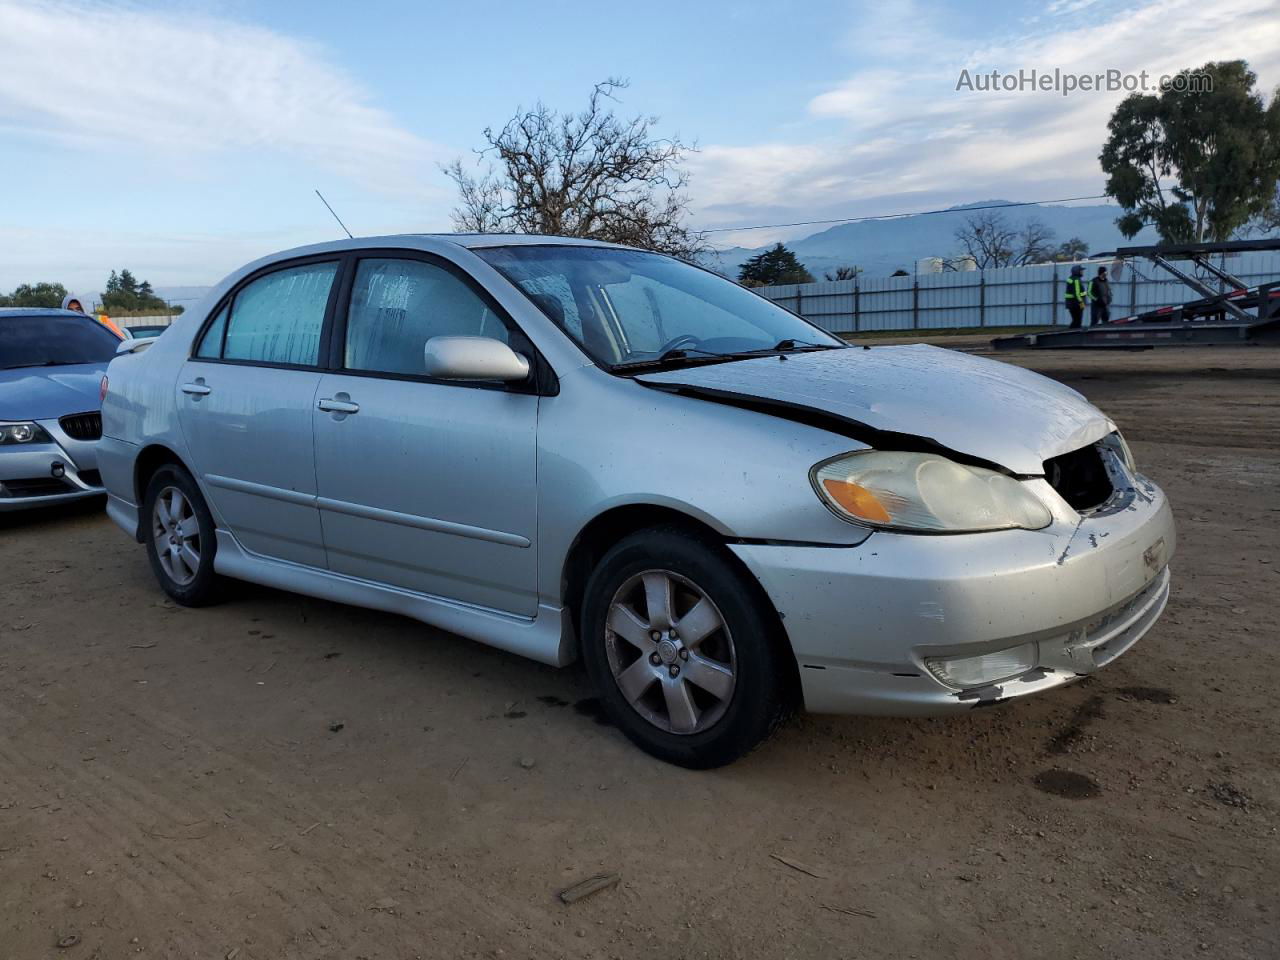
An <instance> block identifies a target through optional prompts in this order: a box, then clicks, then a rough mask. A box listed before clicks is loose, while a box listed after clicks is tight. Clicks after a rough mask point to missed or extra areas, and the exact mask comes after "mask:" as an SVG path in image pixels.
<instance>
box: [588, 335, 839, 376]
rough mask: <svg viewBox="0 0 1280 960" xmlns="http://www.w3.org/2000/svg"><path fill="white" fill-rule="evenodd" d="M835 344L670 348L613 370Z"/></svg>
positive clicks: (790, 341) (831, 347)
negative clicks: (719, 349)
mask: <svg viewBox="0 0 1280 960" xmlns="http://www.w3.org/2000/svg"><path fill="white" fill-rule="evenodd" d="M840 349H842V348H841V346H840V345H839V344H836V343H808V342H806V341H804V340H796V339H794V338H792V337H787V338H786V339H785V340H779V341H778V342H777V343H776V344H774V345H773V346H772V347H757V348H755V349H753V350H730V351H728V352H726V353H717V352H716V351H714V350H703V349H701V348H699V347H672V348H671V349H670V350H667V351H666V352H664V353H662V354H660V355H659V356H657V357H654V358H652V359H650V360H632V361H630V362H628V363H615V364H614V365H613V369H614V370H638V369H643V368H645V367H657V366H662V365H664V364H668V363H671V362H672V361H674V360H687V361H690V362H692V363H706V362H715V361H719V360H744V359H747V358H750V357H769V356H774V355H776V354H779V353H803V352H808V351H810V350H840Z"/></svg>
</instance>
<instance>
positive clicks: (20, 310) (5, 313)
mask: <svg viewBox="0 0 1280 960" xmlns="http://www.w3.org/2000/svg"><path fill="white" fill-rule="evenodd" d="M0 317H82V318H83V319H85V320H92V319H93V317H88V316H85V315H84V314H83V313H80V312H79V311H78V310H63V309H62V308H61V307H0Z"/></svg>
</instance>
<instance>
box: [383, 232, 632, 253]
mask: <svg viewBox="0 0 1280 960" xmlns="http://www.w3.org/2000/svg"><path fill="white" fill-rule="evenodd" d="M406 237H430V238H431V239H433V240H444V241H445V242H447V243H454V244H457V245H458V246H460V247H468V248H471V249H474V248H477V247H527V246H539V245H541V246H546V245H564V246H574V247H617V246H619V244H616V243H606V242H605V241H603V240H588V239H585V238H583V237H558V236H554V235H552V234H545V233H405V234H400V235H399V236H389V237H383V238H379V237H357V239H359V240H377V239H385V240H389V241H390V240H399V241H403V240H404V239H405V238H406Z"/></svg>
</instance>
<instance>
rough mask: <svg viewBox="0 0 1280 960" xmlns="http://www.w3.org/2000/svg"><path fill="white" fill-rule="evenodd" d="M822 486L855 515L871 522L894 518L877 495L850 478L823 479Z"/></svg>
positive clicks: (881, 521)
mask: <svg viewBox="0 0 1280 960" xmlns="http://www.w3.org/2000/svg"><path fill="white" fill-rule="evenodd" d="M822 486H823V487H824V488H825V489H826V491H827V493H828V494H830V496H831V499H832V500H834V501H835V502H836V503H838V504H840V506H841V507H843V508H844V509H845V510H847V511H848V512H849V513H851V514H853V515H854V516H855V517H858V518H860V519H862V520H868V521H870V522H871V523H890V522H892V520H893V518H892V517H890V516H889V511H888V510H886V509H885V508H884V504H882V503H881V502H880V501H879V500H877V499H876V495H875V494H874V493H872V492H871V491H870V490H868V489H867V488H866V487H860V486H858V485H857V484H856V483H850V482H849V481H848V480H832V479H831V478H830V477H827V478H824V479H823V481H822Z"/></svg>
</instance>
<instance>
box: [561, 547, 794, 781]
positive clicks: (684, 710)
mask: <svg viewBox="0 0 1280 960" xmlns="http://www.w3.org/2000/svg"><path fill="white" fill-rule="evenodd" d="M581 636H582V656H583V661H584V665H585V667H586V670H587V673H588V675H589V676H590V677H591V680H592V682H593V684H594V685H595V688H596V690H597V691H598V692H599V696H600V701H601V703H602V705H603V706H604V709H605V711H606V713H607V714H608V716H609V717H610V719H612V720H613V722H614V723H616V724H617V725H618V727H619V729H621V730H622V732H623V733H625V734H626V735H627V736H628V737H629V738H630V739H631V741H632V742H633V743H635V744H636V745H637V746H639V747H640V748H641V749H642V750H644V751H646V752H648V753H650V754H652V755H653V756H655V757H658V758H659V759H662V760H665V761H667V762H668V763H674V764H677V765H678V766H682V767H690V768H694V769H709V768H712V767H719V766H723V765H724V764H727V763H732V762H733V761H734V760H737V759H738V758H739V757H741V756H743V755H744V754H746V753H748V752H749V751H751V750H752V749H753V748H755V747H756V746H757V745H758V744H759V743H761V742H762V741H763V740H764V739H765V738H767V737H768V736H769V735H770V734H771V733H772V732H773V731H774V730H775V729H776V728H777V727H778V726H779V724H780V723H781V722H782V720H783V719H785V717H786V715H787V713H788V712H789V711H788V702H787V684H786V682H785V678H786V677H787V676H788V673H787V667H788V664H787V663H786V661H785V659H784V654H783V652H782V648H781V646H780V644H781V643H783V642H785V640H784V639H783V638H782V637H781V636H780V629H779V627H778V621H777V617H776V614H775V613H774V612H773V610H772V609H770V608H769V606H768V604H767V601H766V600H765V598H764V595H763V592H762V591H761V590H760V589H759V587H758V585H757V584H755V583H754V582H752V581H751V580H750V578H749V575H747V574H746V573H745V572H743V571H741V570H740V569H739V568H738V567H737V565H736V564H734V563H733V558H732V557H731V556H730V555H729V554H728V553H727V551H726V550H725V549H724V547H723V546H721V545H720V544H717V543H715V542H714V541H712V540H711V539H709V538H706V537H702V536H699V535H697V534H696V533H693V532H690V531H687V530H684V529H681V528H678V527H665V528H660V529H655V530H646V531H640V532H638V533H634V534H631V535H630V536H628V537H626V538H624V539H623V540H621V541H619V542H618V543H617V544H616V545H615V546H614V547H613V548H612V549H611V550H609V552H608V553H607V554H605V556H604V558H603V559H602V560H601V561H600V563H599V565H598V566H597V567H596V570H595V572H594V573H593V574H592V576H591V578H590V580H589V581H588V583H587V588H586V593H585V597H584V601H583V608H582V617H581Z"/></svg>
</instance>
